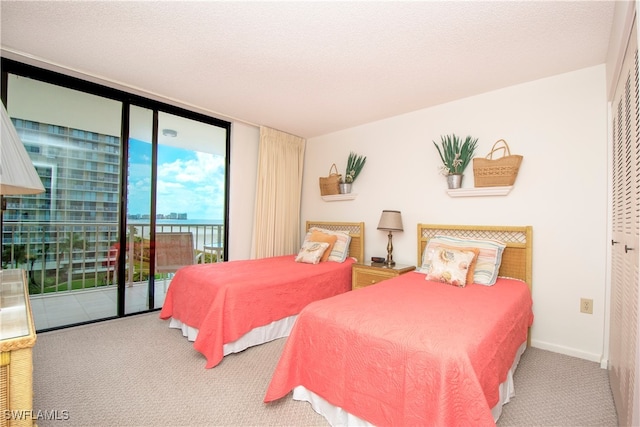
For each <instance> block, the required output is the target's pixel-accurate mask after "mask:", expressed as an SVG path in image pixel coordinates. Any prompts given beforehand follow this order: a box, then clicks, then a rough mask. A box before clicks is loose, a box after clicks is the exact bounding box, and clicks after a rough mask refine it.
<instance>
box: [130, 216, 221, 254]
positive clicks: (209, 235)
mask: <svg viewBox="0 0 640 427" xmlns="http://www.w3.org/2000/svg"><path fill="white" fill-rule="evenodd" d="M127 224H128V225H133V226H137V225H139V226H140V227H137V228H138V230H137V232H138V233H141V234H142V238H144V239H148V238H149V230H150V228H149V220H146V219H129V220H127ZM222 224H223V221H222V220H216V219H158V220H156V229H157V231H159V232H162V231H164V232H169V231H174V232H178V231H191V233H193V245H194V246H195V249H198V250H200V251H205V252H212V251H213V252H215V251H216V249H214V248H222V246H223V243H222V242H223V241H224V234H223V233H224V227H222ZM217 225H220V226H221V227H212V226H217ZM169 226H171V227H169ZM202 226H206V227H202ZM187 228H188V229H187Z"/></svg>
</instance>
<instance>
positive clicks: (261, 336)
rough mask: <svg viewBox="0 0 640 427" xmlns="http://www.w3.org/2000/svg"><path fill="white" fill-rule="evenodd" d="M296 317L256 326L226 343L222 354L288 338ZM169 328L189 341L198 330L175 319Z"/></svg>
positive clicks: (172, 319) (195, 335)
mask: <svg viewBox="0 0 640 427" xmlns="http://www.w3.org/2000/svg"><path fill="white" fill-rule="evenodd" d="M296 317H298V316H297V315H293V316H289V317H285V318H284V319H282V320H276V321H275V322H271V323H270V324H268V325H264V326H258V327H257V328H255V329H252V330H251V331H249V332H247V333H246V334H244V335H243V336H241V337H240V338H238V339H237V340H235V341H233V342H230V343H227V344H225V345H224V346H223V349H222V350H223V354H224V355H225V356H226V355H227V354H231V353H239V352H241V351H242V350H246V349H247V348H249V347H253V346H254V345H260V344H264V343H266V342H269V341H273V340H277V339H278V338H284V337H288V336H289V334H290V333H291V328H292V327H293V324H294V323H295V321H296ZM169 327H170V328H175V329H181V330H182V335H184V336H185V337H187V339H188V340H189V341H195V340H196V338H197V337H198V329H196V328H194V327H192V326H189V325H187V324H185V323H182V322H181V321H180V320H178V319H176V318H173V317H172V318H171V319H170V321H169Z"/></svg>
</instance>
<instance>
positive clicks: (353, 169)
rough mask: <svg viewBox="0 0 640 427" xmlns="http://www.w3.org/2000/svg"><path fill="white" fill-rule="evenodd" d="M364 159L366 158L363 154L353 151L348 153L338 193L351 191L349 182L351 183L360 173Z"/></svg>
mask: <svg viewBox="0 0 640 427" xmlns="http://www.w3.org/2000/svg"><path fill="white" fill-rule="evenodd" d="M366 161H367V158H366V157H364V156H359V155H358V154H356V153H354V152H353V151H352V152H350V153H349V158H348V159H347V173H346V174H345V175H344V178H343V179H344V182H340V193H342V194H346V193H351V184H353V182H354V181H355V180H356V178H357V177H358V175H360V172H361V171H362V168H363V167H364V164H365V162H366Z"/></svg>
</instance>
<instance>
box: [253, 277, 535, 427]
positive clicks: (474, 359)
mask: <svg viewBox="0 0 640 427" xmlns="http://www.w3.org/2000/svg"><path fill="white" fill-rule="evenodd" d="M531 307H532V300H531V295H530V292H529V289H528V287H527V285H526V284H525V283H524V282H521V281H519V280H514V279H503V278H500V279H498V282H497V283H496V284H495V285H494V286H491V287H487V286H482V285H469V286H467V287H465V288H458V287H454V286H451V285H446V284H442V283H437V282H430V281H426V280H425V276H424V275H423V274H420V273H416V272H411V273H407V274H404V275H401V276H398V277H396V278H394V279H390V280H387V281H384V282H381V283H379V284H377V285H373V286H369V287H366V288H363V289H358V290H355V291H353V292H349V293H346V294H344V295H339V296H336V297H333V298H328V299H326V300H323V301H318V302H315V303H312V304H309V305H308V306H307V307H306V308H305V309H304V310H303V311H302V312H301V313H300V314H299V315H298V318H297V319H296V323H295V325H294V327H293V329H292V331H291V334H290V336H289V338H288V339H287V343H286V345H285V348H284V350H283V353H282V356H281V358H280V361H279V362H278V365H277V367H276V370H275V373H274V375H273V378H272V380H271V383H270V384H269V388H268V390H267V393H266V396H265V398H264V401H265V402H270V401H273V400H276V399H279V398H282V397H284V396H285V395H286V394H287V393H289V391H291V390H292V389H293V388H294V387H296V386H298V385H302V386H304V387H306V388H307V389H308V390H310V391H312V392H314V393H316V394H318V395H319V396H321V397H323V398H324V399H325V400H327V401H328V402H329V403H331V404H333V405H334V406H339V407H341V408H342V409H344V410H346V411H347V412H349V413H351V414H353V415H356V416H358V417H360V418H362V419H364V420H367V421H369V422H370V423H373V424H375V425H380V426H391V425H394V426H418V425H421V426H435V425H440V426H445V425H446V426H451V425H473V426H480V425H494V420H493V417H492V415H491V408H492V407H493V406H495V405H496V403H497V402H498V399H499V391H498V385H499V384H500V383H501V382H503V381H504V380H505V379H506V376H507V372H508V370H509V368H510V367H511V365H512V363H513V360H514V357H515V354H516V350H517V349H518V347H519V346H520V345H521V344H522V343H523V342H524V341H525V340H526V338H527V329H528V327H529V326H530V325H531V324H532V322H533V312H532V310H531Z"/></svg>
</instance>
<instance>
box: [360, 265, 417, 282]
mask: <svg viewBox="0 0 640 427" xmlns="http://www.w3.org/2000/svg"><path fill="white" fill-rule="evenodd" d="M415 269H416V267H415V266H414V265H402V264H396V265H394V266H392V267H387V266H386V265H384V264H378V263H372V262H366V263H364V264H353V265H352V267H351V289H358V288H364V287H366V286H369V285H375V284H376V283H378V282H382V281H383V280H387V279H391V278H392V277H396V276H399V275H401V274H404V273H408V272H410V271H413V270H415Z"/></svg>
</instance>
